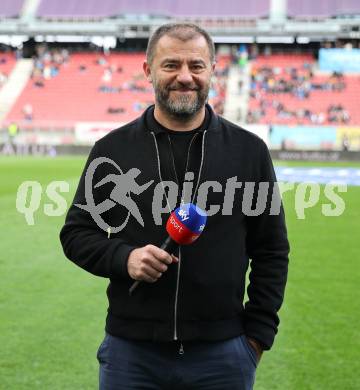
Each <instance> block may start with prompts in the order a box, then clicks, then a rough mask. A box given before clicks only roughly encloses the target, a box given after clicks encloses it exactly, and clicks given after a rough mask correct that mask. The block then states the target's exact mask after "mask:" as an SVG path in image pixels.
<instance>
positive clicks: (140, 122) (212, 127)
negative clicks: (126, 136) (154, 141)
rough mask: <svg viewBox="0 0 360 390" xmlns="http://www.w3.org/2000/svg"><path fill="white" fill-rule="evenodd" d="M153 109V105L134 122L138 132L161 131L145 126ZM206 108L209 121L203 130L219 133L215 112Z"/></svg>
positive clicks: (207, 106) (217, 118) (208, 106)
mask: <svg viewBox="0 0 360 390" xmlns="http://www.w3.org/2000/svg"><path fill="white" fill-rule="evenodd" d="M154 107H155V105H154V104H153V105H151V106H149V107H148V108H147V109H146V110H145V111H144V112H143V113H142V115H141V116H140V117H139V118H138V119H137V120H136V122H137V128H138V130H140V131H147V132H150V131H154V133H159V132H161V130H157V129H149V128H148V126H147V121H146V117H147V115H148V113H149V112H151V111H153V110H154ZM206 108H207V110H208V112H209V115H210V121H209V126H208V128H207V129H205V130H207V131H208V132H217V131H219V130H220V129H219V126H220V123H219V117H218V116H217V115H216V114H215V112H214V111H213V109H212V108H211V106H210V105H209V104H206Z"/></svg>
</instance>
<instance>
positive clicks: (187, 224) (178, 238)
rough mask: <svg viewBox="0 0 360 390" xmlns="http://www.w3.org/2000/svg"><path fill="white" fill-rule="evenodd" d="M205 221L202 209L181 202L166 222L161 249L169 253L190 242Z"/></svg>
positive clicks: (134, 284)
mask: <svg viewBox="0 0 360 390" xmlns="http://www.w3.org/2000/svg"><path fill="white" fill-rule="evenodd" d="M206 221H207V215H206V212H205V211H204V210H202V209H201V208H200V207H198V206H196V205H194V204H193V203H187V204H182V205H181V206H180V207H178V208H177V209H175V210H174V211H173V212H172V213H171V214H170V216H169V218H168V220H167V222H166V231H167V232H168V234H169V236H168V237H167V239H166V240H165V241H164V242H163V244H162V245H161V247H160V248H161V249H163V250H164V251H166V252H167V253H169V254H170V255H171V254H172V253H174V252H175V250H176V249H177V248H178V246H179V245H190V244H192V243H193V242H194V241H195V240H196V239H197V238H198V237H199V236H200V234H201V233H202V232H203V230H204V228H205V225H206ZM140 282H141V280H137V281H136V282H134V283H133V284H132V286H131V287H130V289H129V295H130V296H131V295H132V294H133V292H134V290H135V289H136V288H137V286H138V285H139V284H140Z"/></svg>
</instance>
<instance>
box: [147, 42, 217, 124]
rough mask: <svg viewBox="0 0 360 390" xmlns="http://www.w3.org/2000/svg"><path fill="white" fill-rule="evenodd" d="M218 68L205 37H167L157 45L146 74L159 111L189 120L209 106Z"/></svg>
mask: <svg viewBox="0 0 360 390" xmlns="http://www.w3.org/2000/svg"><path fill="white" fill-rule="evenodd" d="M214 66H215V65H213V64H211V62H210V53H209V48H208V45H207V42H206V40H205V38H204V37H203V36H197V37H195V38H194V39H191V40H188V41H186V42H183V41H181V40H179V39H176V38H172V37H169V36H167V35H165V36H163V37H161V38H160V40H159V41H158V43H157V45H156V49H155V55H154V59H153V62H152V64H151V65H149V64H147V63H145V64H144V71H145V74H146V76H147V78H148V79H149V80H150V81H151V82H152V84H153V87H154V90H155V99H156V103H157V104H158V105H159V108H160V109H161V110H162V111H164V112H166V113H167V114H169V115H171V116H173V117H177V118H179V119H184V120H186V119H187V118H189V117H192V116H194V115H195V114H196V113H197V112H199V110H200V109H201V108H202V107H203V106H204V105H205V103H206V100H207V97H208V93H209V88H210V81H211V75H212V73H213V70H214Z"/></svg>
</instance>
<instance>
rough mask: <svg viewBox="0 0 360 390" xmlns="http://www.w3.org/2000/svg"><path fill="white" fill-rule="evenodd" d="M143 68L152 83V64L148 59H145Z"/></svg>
mask: <svg viewBox="0 0 360 390" xmlns="http://www.w3.org/2000/svg"><path fill="white" fill-rule="evenodd" d="M143 70H144V73H145V77H146V78H147V80H148V82H149V83H152V77H151V69H150V65H149V64H148V63H147V62H146V61H144V63H143Z"/></svg>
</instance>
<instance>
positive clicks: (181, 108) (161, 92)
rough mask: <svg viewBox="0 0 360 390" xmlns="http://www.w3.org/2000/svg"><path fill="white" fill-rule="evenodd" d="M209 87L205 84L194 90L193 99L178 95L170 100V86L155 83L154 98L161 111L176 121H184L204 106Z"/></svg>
mask: <svg viewBox="0 0 360 390" xmlns="http://www.w3.org/2000/svg"><path fill="white" fill-rule="evenodd" d="M209 88H210V86H207V87H204V88H203V89H202V90H200V89H197V90H195V92H196V99H194V100H193V101H192V99H191V97H190V96H180V97H179V98H178V99H176V101H174V99H171V100H170V88H161V87H159V86H158V85H157V84H156V83H155V98H156V102H157V104H158V105H159V107H160V108H161V110H162V111H164V112H166V113H167V114H168V115H170V116H171V117H173V118H176V120H178V121H182V122H186V121H188V120H189V119H191V118H192V117H194V116H195V115H196V114H197V113H198V112H199V111H200V110H201V109H202V108H203V107H204V105H205V103H206V101H207V98H208V94H209Z"/></svg>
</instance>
